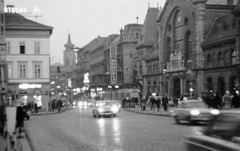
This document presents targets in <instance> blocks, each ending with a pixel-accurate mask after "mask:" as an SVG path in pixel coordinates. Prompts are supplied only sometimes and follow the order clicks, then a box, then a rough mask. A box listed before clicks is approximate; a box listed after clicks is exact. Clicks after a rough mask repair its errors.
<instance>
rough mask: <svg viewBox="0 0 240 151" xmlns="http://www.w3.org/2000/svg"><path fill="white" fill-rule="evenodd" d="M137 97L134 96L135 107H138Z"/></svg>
mask: <svg viewBox="0 0 240 151" xmlns="http://www.w3.org/2000/svg"><path fill="white" fill-rule="evenodd" d="M138 105H139V104H138V98H137V97H135V107H138Z"/></svg>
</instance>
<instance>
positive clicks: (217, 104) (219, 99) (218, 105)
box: [214, 92, 222, 109]
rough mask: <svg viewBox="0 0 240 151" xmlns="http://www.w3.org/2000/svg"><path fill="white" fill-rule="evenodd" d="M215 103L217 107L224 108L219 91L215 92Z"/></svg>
mask: <svg viewBox="0 0 240 151" xmlns="http://www.w3.org/2000/svg"><path fill="white" fill-rule="evenodd" d="M214 104H215V108H216V109H222V99H221V97H220V96H219V93H218V92H215V94H214Z"/></svg>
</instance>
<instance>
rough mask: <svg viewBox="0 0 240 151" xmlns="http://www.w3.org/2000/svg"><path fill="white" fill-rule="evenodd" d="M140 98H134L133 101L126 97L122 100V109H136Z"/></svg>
mask: <svg viewBox="0 0 240 151" xmlns="http://www.w3.org/2000/svg"><path fill="white" fill-rule="evenodd" d="M138 103H139V102H138V98H137V97H132V98H131V99H130V98H129V97H126V98H124V99H123V100H122V107H123V108H135V107H136V106H137V105H138Z"/></svg>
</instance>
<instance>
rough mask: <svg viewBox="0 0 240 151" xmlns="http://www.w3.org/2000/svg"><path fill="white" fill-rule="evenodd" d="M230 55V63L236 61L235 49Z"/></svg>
mask: <svg viewBox="0 0 240 151" xmlns="http://www.w3.org/2000/svg"><path fill="white" fill-rule="evenodd" d="M231 56H232V57H231V63H232V65H233V64H235V63H236V51H235V50H233V51H232V55H231Z"/></svg>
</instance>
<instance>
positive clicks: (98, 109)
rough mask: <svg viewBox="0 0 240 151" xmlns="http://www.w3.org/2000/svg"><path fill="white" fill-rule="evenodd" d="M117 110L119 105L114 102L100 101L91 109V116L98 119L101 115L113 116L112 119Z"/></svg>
mask: <svg viewBox="0 0 240 151" xmlns="http://www.w3.org/2000/svg"><path fill="white" fill-rule="evenodd" d="M119 110H120V108H119V104H118V103H117V102H116V101H115V100H101V101H96V102H95V104H94V106H93V109H92V114H93V117H98V118H100V117H101V116H103V115H107V116H111V115H113V116H114V117H116V115H117V113H118V112H119Z"/></svg>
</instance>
